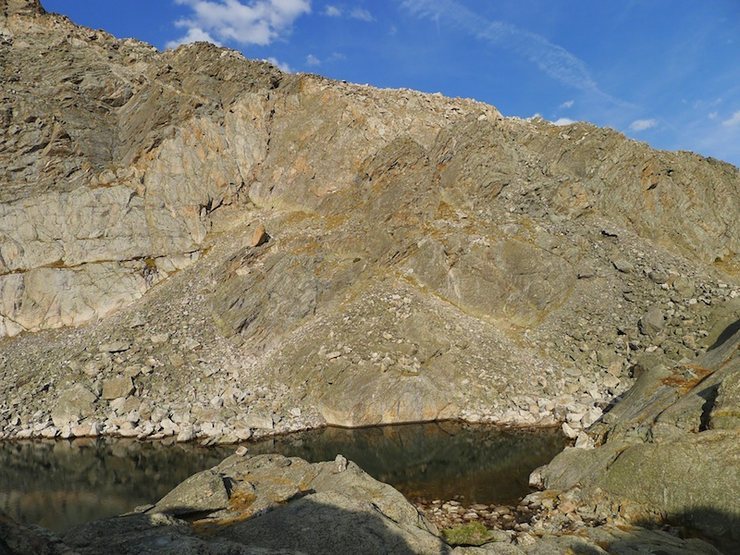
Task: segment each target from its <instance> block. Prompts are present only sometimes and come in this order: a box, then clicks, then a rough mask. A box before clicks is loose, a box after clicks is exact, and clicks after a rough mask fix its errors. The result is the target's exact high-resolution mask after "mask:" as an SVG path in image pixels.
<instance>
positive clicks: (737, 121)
mask: <svg viewBox="0 0 740 555" xmlns="http://www.w3.org/2000/svg"><path fill="white" fill-rule="evenodd" d="M722 125H724V126H725V127H734V126H736V125H740V110H738V111H737V112H735V113H734V114H732V115H731V116H730V117H729V119H726V120H725V121H723V122H722Z"/></svg>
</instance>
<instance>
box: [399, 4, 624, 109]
mask: <svg viewBox="0 0 740 555" xmlns="http://www.w3.org/2000/svg"><path fill="white" fill-rule="evenodd" d="M401 5H402V6H403V7H404V8H405V9H407V10H409V11H410V12H411V13H412V14H414V15H416V16H418V17H424V18H428V19H431V20H433V21H435V22H437V24H443V23H447V24H449V25H453V26H455V27H458V28H461V29H464V30H465V31H466V32H468V33H470V34H472V35H473V36H475V37H476V38H478V39H479V40H484V41H486V42H489V43H491V44H495V45H496V46H500V47H501V48H506V49H508V50H512V51H513V52H515V53H516V54H517V55H519V56H522V57H523V58H525V59H527V60H529V61H530V62H531V63H533V64H535V65H536V66H537V67H538V68H539V69H540V70H541V71H543V72H544V73H545V74H546V75H549V76H550V77H552V78H553V79H555V80H557V81H560V82H561V83H564V84H566V85H569V86H571V87H574V88H576V89H579V90H582V91H587V92H591V93H596V94H598V95H599V96H602V97H605V98H607V99H609V100H611V101H613V102H615V103H622V102H621V101H619V100H618V99H615V98H613V97H610V96H609V95H607V94H606V93H604V92H603V91H601V90H600V89H599V87H598V85H597V83H596V81H595V80H594V79H593V77H592V76H591V74H590V72H589V70H588V68H587V66H586V64H585V63H584V62H583V61H582V60H581V59H579V58H578V57H576V56H575V55H573V54H572V53H570V52H569V51H568V50H566V49H565V48H563V47H562V46H559V45H557V44H554V43H552V42H550V41H549V40H547V39H546V38H545V37H543V36H542V35H538V34H536V33H532V32H530V31H527V30H525V29H521V28H519V27H517V26H516V25H513V24H511V23H507V22H504V21H495V20H488V19H486V18H485V17H482V16H480V15H479V14H477V13H474V12H472V11H471V10H469V9H468V8H466V7H465V6H463V5H461V4H459V3H458V2H455V1H454V0H401Z"/></svg>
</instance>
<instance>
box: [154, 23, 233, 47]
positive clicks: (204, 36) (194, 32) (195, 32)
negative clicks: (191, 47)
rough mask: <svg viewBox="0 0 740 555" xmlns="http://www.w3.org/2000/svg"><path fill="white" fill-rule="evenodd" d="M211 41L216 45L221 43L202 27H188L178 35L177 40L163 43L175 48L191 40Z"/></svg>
mask: <svg viewBox="0 0 740 555" xmlns="http://www.w3.org/2000/svg"><path fill="white" fill-rule="evenodd" d="M200 41H204V42H211V43H213V44H215V45H216V46H221V44H220V43H219V42H218V41H216V40H215V39H214V38H213V37H212V36H211V35H209V34H208V33H206V32H205V31H204V30H203V29H201V28H200V27H191V28H190V29H188V32H187V33H186V34H185V35H184V36H182V37H180V38H179V39H177V40H171V41H169V42H168V43H167V44H165V45H164V47H165V48H177V47H178V46H180V45H181V44H189V43H191V42H200Z"/></svg>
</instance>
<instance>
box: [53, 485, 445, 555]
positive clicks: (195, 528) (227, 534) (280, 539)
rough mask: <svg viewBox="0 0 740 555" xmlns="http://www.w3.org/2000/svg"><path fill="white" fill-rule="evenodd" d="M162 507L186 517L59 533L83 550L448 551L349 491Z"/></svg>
mask: <svg viewBox="0 0 740 555" xmlns="http://www.w3.org/2000/svg"><path fill="white" fill-rule="evenodd" d="M350 495H351V494H350ZM168 513H177V514H180V515H184V516H182V517H181V519H178V518H175V517H173V516H171V515H170V514H146V513H137V514H131V515H125V516H120V517H114V518H111V519H105V520H99V521H94V522H90V523H87V524H84V525H81V526H78V527H77V528H74V529H72V530H70V531H69V532H68V533H67V534H66V535H65V536H64V538H63V540H64V543H65V544H66V545H67V546H69V547H70V548H72V549H75V550H78V551H79V552H80V553H82V554H93V553H109V554H111V555H116V554H121V555H123V554H131V555H133V554H138V553H142V552H154V553H156V552H159V551H160V550H161V551H163V552H167V553H175V552H190V551H188V550H192V552H198V553H201V552H202V553H209V554H211V555H216V554H223V555H226V554H229V555H238V554H241V553H244V554H246V553H254V551H255V549H257V550H265V551H266V552H272V551H273V550H276V551H280V552H282V551H281V550H285V551H286V552H293V551H296V552H301V553H306V554H308V555H311V554H316V555H332V554H337V555H339V554H342V555H345V554H348V553H352V554H357V555H363V554H367V555H376V554H381V553H388V554H394V555H395V554H398V555H416V554H419V553H423V554H430V555H447V554H449V553H450V552H451V550H452V548H450V547H449V546H448V545H447V544H445V543H444V542H443V541H442V540H441V539H439V538H437V537H435V536H434V535H432V534H431V533H429V532H427V531H426V530H424V529H422V528H420V527H416V526H413V525H412V524H411V523H409V522H403V520H402V522H401V523H400V524H399V523H398V522H396V521H395V520H393V519H392V518H390V517H389V516H386V515H385V514H383V512H381V510H380V509H379V508H378V506H377V505H375V504H373V503H369V502H366V501H362V500H358V499H354V498H352V497H349V496H337V495H332V494H320V493H319V494H312V495H307V496H304V497H301V498H298V499H296V500H294V501H290V502H289V503H286V504H284V505H279V506H277V507H275V508H273V509H271V510H268V511H266V512H265V513H263V514H261V515H258V516H253V517H251V518H245V517H244V516H242V515H239V514H235V513H232V514H231V515H230V516H226V517H224V518H217V515H216V514H215V513H212V514H211V515H210V517H207V516H205V515H204V514H203V513H199V514H198V515H197V516H198V518H199V520H196V519H195V518H191V517H192V516H193V514H194V512H193V511H191V510H189V509H188V508H187V507H178V508H174V509H170V510H169V511H168ZM186 513H191V515H186ZM394 516H395V515H394Z"/></svg>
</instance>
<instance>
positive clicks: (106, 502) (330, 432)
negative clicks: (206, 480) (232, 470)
mask: <svg viewBox="0 0 740 555" xmlns="http://www.w3.org/2000/svg"><path fill="white" fill-rule="evenodd" d="M247 445H248V448H249V452H250V453H254V454H258V453H275V452H276V453H281V454H283V455H287V456H298V457H302V458H304V459H307V460H309V461H312V462H318V461H322V460H333V459H334V457H335V456H336V455H337V454H338V453H341V454H342V455H344V456H345V457H347V458H348V459H350V460H353V461H355V462H356V463H357V464H359V465H360V466H361V467H362V468H363V469H364V470H365V471H366V472H368V473H369V474H371V475H372V476H374V477H375V478H377V479H379V480H381V481H383V482H387V483H389V484H392V485H393V486H395V487H396V488H397V489H398V490H400V491H401V492H402V493H404V494H405V495H406V496H407V497H409V498H410V499H426V500H432V499H452V498H459V499H463V500H464V501H465V502H466V503H510V502H515V501H517V500H518V499H520V498H521V497H523V496H524V495H526V494H527V492H528V487H527V479H528V476H529V473H530V472H531V471H532V470H534V469H535V468H536V467H538V466H540V465H542V464H545V463H546V462H548V461H549V460H550V459H551V458H552V457H553V456H554V455H555V454H556V453H558V452H559V451H560V450H561V449H562V448H563V446H564V445H565V440H564V438H563V437H562V435H561V434H560V433H559V431H558V430H552V429H546V430H513V429H502V428H497V427H491V426H477V425H475V426H474V425H468V424H461V423H452V422H443V423H432V424H409V425H403V426H384V427H378V428H363V429H355V430H347V429H342V428H325V429H322V430H314V431H311V432H301V433H296V434H290V435H286V436H281V437H277V438H271V439H266V440H262V441H259V442H255V443H249V444H247ZM233 452H234V447H233V446H231V447H215V448H214V447H209V448H204V447H199V446H196V445H182V444H170V445H167V444H164V443H161V442H136V441H131V440H108V441H102V440H98V441H93V440H76V441H74V442H68V441H57V442H6V443H0V509H2V510H4V511H5V512H7V513H8V514H9V515H10V516H12V517H13V518H15V519H17V520H19V521H21V522H25V523H29V524H39V525H41V526H44V527H46V528H49V529H51V530H54V531H58V532H61V531H65V530H68V529H69V528H71V527H73V526H75V525H77V524H80V523H83V522H87V521H89V520H93V519H97V518H104V517H108V516H113V515H116V514H120V513H123V512H127V511H130V510H131V509H133V508H134V507H135V506H137V505H144V504H147V503H153V502H155V501H156V500H157V499H159V498H161V497H162V496H163V495H164V494H166V493H167V492H168V491H170V490H171V489H172V488H173V487H174V486H176V485H177V484H178V483H180V482H182V481H183V480H184V479H185V478H187V477H188V476H190V475H192V474H194V473H196V472H199V471H201V470H204V469H206V468H210V467H211V466H214V465H216V464H218V463H219V462H220V461H221V460H222V459H223V458H225V457H226V456H228V455H230V454H231V453H233Z"/></svg>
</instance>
